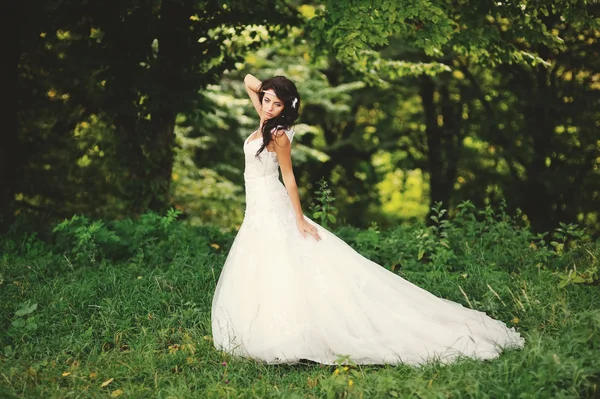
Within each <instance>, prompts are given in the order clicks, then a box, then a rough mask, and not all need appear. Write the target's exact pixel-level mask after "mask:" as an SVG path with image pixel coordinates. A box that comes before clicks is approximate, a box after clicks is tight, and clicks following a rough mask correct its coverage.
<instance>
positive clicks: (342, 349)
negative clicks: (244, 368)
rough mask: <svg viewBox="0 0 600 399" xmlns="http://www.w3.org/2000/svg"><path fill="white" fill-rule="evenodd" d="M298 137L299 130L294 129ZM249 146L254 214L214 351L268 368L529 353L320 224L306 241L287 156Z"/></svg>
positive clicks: (497, 324) (225, 286) (227, 280)
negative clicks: (287, 176) (284, 162)
mask: <svg viewBox="0 0 600 399" xmlns="http://www.w3.org/2000/svg"><path fill="white" fill-rule="evenodd" d="M288 137H289V138H290V141H291V139H292V134H291V133H290V132H288ZM261 141H262V140H260V139H254V140H252V141H250V142H248V139H246V141H245V142H244V154H245V160H246V167H245V172H244V178H245V182H246V214H245V218H244V221H243V223H242V225H241V227H240V230H239V232H238V234H237V236H236V238H235V240H234V242H233V245H232V247H231V250H230V252H229V254H228V256H227V260H226V262H225V265H224V267H223V270H222V271H221V275H220V277H219V281H218V283H217V286H216V289H215V293H214V297H213V302H212V314H211V317H212V334H213V341H214V345H215V347H216V348H217V349H219V350H224V351H226V352H228V353H230V354H232V355H234V356H241V357H246V358H252V359H256V360H260V361H264V362H266V363H270V364H275V363H297V362H298V361H300V360H301V359H307V360H312V361H315V362H319V363H323V364H335V361H336V359H337V358H338V356H348V357H349V358H350V359H351V360H352V361H354V362H356V363H359V364H385V363H388V364H397V363H406V364H411V365H418V364H422V363H426V362H429V361H433V360H439V361H441V362H443V363H447V362H450V361H452V360H455V359H456V358H457V357H458V356H468V357H473V358H477V359H491V358H494V357H497V356H498V355H499V353H500V352H501V351H502V349H503V348H520V347H522V346H523V344H524V340H523V338H522V337H521V336H520V335H519V333H518V332H516V331H515V329H514V328H508V327H507V326H506V325H505V324H504V323H502V322H501V321H497V320H494V319H492V318H490V317H489V316H487V315H486V314H485V313H483V312H479V311H476V310H472V309H468V308H465V307H463V306H462V305H460V304H457V303H455V302H452V301H449V300H445V299H442V298H438V297H436V296H435V295H433V294H431V293H429V292H427V291H425V290H423V289H422V288H419V287H417V286H416V285H414V284H412V283H410V282H408V281H407V280H405V279H403V278H401V277H400V276H398V275H396V274H394V273H392V272H391V271H389V270H387V269H385V268H384V267H382V266H380V265H378V264H376V263H374V262H372V261H370V260H368V259H366V258H365V257H363V256H362V255H360V254H359V253H357V252H356V251H355V250H354V249H352V248H351V247H350V246H349V245H347V244H346V243H345V242H343V241H342V240H340V239H339V238H337V237H336V236H335V235H333V234H332V233H330V232H329V231H327V230H326V229H324V228H323V227H321V226H319V225H318V224H316V223H314V222H313V221H311V220H310V219H308V218H307V220H308V221H309V222H310V223H312V224H314V225H315V226H316V227H317V228H318V231H319V234H320V236H321V238H322V240H321V241H316V240H315V239H314V238H312V237H311V236H308V237H307V238H303V237H302V235H301V234H300V232H299V231H298V229H297V227H296V221H295V217H294V210H293V208H292V204H291V202H290V198H289V197H288V194H287V191H286V189H285V187H284V185H283V184H282V183H281V182H280V180H279V164H278V162H277V156H276V154H275V153H273V152H268V151H267V150H266V149H265V150H264V151H263V152H262V153H261V154H260V157H259V159H257V158H256V157H255V154H256V151H257V150H258V148H259V146H260V143H261Z"/></svg>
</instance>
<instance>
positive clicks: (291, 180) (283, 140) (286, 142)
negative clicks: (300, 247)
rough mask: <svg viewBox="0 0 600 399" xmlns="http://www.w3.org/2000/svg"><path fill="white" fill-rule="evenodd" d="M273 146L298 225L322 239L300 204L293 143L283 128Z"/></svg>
mask: <svg viewBox="0 0 600 399" xmlns="http://www.w3.org/2000/svg"><path fill="white" fill-rule="evenodd" d="M274 136H275V137H274V140H273V141H274V143H273V147H274V148H275V153H276V154H277V160H278V161H279V167H280V168H281V177H282V178H283V184H285V188H286V190H287V192H288V195H289V197H290V200H291V201H292V207H293V208H294V212H295V214H296V225H297V227H298V230H300V233H301V234H302V235H303V236H304V237H306V234H307V233H308V234H310V235H312V236H313V237H314V238H315V239H316V240H320V239H321V237H320V236H319V232H318V231H317V229H316V228H315V227H314V226H313V225H311V224H310V223H308V222H307V221H306V219H305V218H304V214H303V213H302V206H301V205H300V195H299V194H298V185H297V184H296V177H295V176H294V171H293V169H292V154H291V149H292V145H291V143H290V139H289V138H288V136H287V135H286V134H285V132H283V131H282V130H278V131H277V133H275V135H274Z"/></svg>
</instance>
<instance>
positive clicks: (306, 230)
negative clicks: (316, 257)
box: [296, 218, 321, 241]
mask: <svg viewBox="0 0 600 399" xmlns="http://www.w3.org/2000/svg"><path fill="white" fill-rule="evenodd" d="M296 226H298V230H299V231H300V234H302V237H304V238H306V236H307V234H310V235H311V236H313V237H314V239H315V240H317V241H321V236H320V235H319V232H318V231H317V228H316V227H315V226H313V225H312V224H310V223H308V222H307V221H306V219H304V218H302V219H299V220H296Z"/></svg>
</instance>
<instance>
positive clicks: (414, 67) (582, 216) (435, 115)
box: [0, 0, 600, 233]
mask: <svg viewBox="0 0 600 399" xmlns="http://www.w3.org/2000/svg"><path fill="white" fill-rule="evenodd" d="M29 6H30V4H29V2H27V1H23V2H19V3H18V4H15V5H13V6H11V7H12V9H11V10H10V11H11V12H7V13H3V18H6V21H7V22H8V21H18V23H17V26H18V29H17V30H16V31H15V33H17V34H18V38H17V40H12V39H11V40H12V41H11V43H10V44H11V45H10V46H8V47H7V50H6V52H5V54H4V59H3V65H4V67H5V68H6V70H5V72H6V73H3V74H2V79H4V84H3V87H5V88H6V90H7V91H6V93H7V94H8V96H6V98H7V99H8V100H9V101H10V105H9V106H7V107H5V108H4V109H3V113H4V114H5V118H3V122H4V123H3V124H4V129H3V130H4V134H3V135H2V138H1V145H0V181H2V186H1V188H0V220H1V221H2V224H3V226H5V227H6V226H8V225H10V224H11V223H12V222H13V220H14V218H15V217H16V216H17V215H20V216H21V217H25V218H27V220H28V221H29V222H31V224H32V225H33V226H34V228H38V227H40V226H43V225H48V224H52V223H53V222H55V221H57V220H62V219H64V218H69V217H71V216H72V215H73V214H85V215H87V216H90V217H93V218H108V219H120V218H126V217H135V216H137V215H140V214H141V213H143V212H145V211H147V210H153V211H157V212H164V211H165V210H167V209H169V208H171V207H174V208H176V209H179V210H181V211H182V212H183V217H184V218H186V219H187V220H189V221H190V222H191V223H193V224H210V225H216V226H220V227H224V228H234V229H235V227H236V226H239V224H240V222H241V220H242V217H243V209H244V187H243V153H242V142H243V140H244V138H245V137H246V136H248V135H249V134H250V133H251V132H252V131H254V130H255V129H256V128H257V123H258V119H257V118H256V117H255V115H254V112H253V111H252V107H251V104H250V102H249V101H248V99H247V98H246V95H245V92H244V88H243V77H244V75H245V74H246V73H252V74H254V75H255V76H257V77H258V78H259V79H265V78H267V77H270V76H273V75H278V74H283V75H286V76H288V77H289V78H291V79H292V80H293V81H295V82H296V83H297V86H298V88H299V90H300V93H301V95H302V108H301V117H300V119H299V121H298V123H297V125H296V126H295V132H296V135H295V139H294V146H293V159H294V163H295V173H296V175H297V179H298V181H299V186H300V188H301V197H302V201H303V203H304V204H305V208H306V209H307V210H308V209H309V208H310V207H311V206H314V196H315V191H317V190H318V185H317V182H318V181H319V180H321V179H324V180H326V181H327V182H329V184H330V187H331V188H332V190H333V191H332V195H333V196H334V197H335V202H334V205H335V209H332V210H331V212H332V213H334V214H335V217H337V220H338V221H339V222H340V223H342V224H351V225H354V226H357V227H363V228H364V227H367V226H369V225H371V224H372V223H373V222H375V223H377V224H378V225H379V226H382V227H391V226H394V225H397V224H400V223H413V222H422V221H424V220H427V216H428V213H429V212H431V208H432V206H433V205H434V204H436V203H438V202H441V203H442V204H443V206H444V207H445V208H447V209H448V210H449V212H450V213H452V212H455V210H456V206H457V205H458V204H459V203H461V202H462V201H465V200H469V201H471V202H472V203H473V204H474V205H475V206H476V207H483V206H486V205H492V206H497V205H499V204H502V203H505V204H506V209H507V210H508V212H509V213H511V214H512V215H515V216H516V217H517V218H518V219H519V220H521V221H523V223H524V224H526V225H530V226H531V228H532V230H534V231H536V232H544V231H551V230H553V229H554V228H556V227H558V226H559V223H561V222H563V223H577V224H579V225H582V226H586V227H587V228H588V229H589V231H590V232H595V233H598V232H599V231H600V220H599V219H598V212H599V210H600V170H599V165H600V130H599V126H600V68H599V67H600V65H599V64H600V57H599V51H600V46H599V40H600V30H599V29H598V27H599V21H600V19H599V18H598V12H599V9H600V3H598V2H587V1H582V0H577V1H571V0H568V1H567V0H560V1H554V2H552V4H550V3H548V2H545V1H527V2H525V1H522V2H521V1H517V2H513V1H510V2H509V1H506V2H504V1H495V2H491V1H471V0H453V1H449V0H436V1H429V0H412V1H406V2H397V1H387V0H377V1H376V0H373V1H372V0H369V1H348V2H338V1H296V0H288V1H275V0H264V1H260V0H258V1H257V0H254V1H246V0H234V1H206V2H201V1H192V0H179V1H158V0H126V1H119V2H110V4H107V3H106V2H100V1H84V2H82V1H73V0H64V1H55V0H46V1H43V2H36V4H35V7H29Z"/></svg>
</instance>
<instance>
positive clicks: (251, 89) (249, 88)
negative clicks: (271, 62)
mask: <svg viewBox="0 0 600 399" xmlns="http://www.w3.org/2000/svg"><path fill="white" fill-rule="evenodd" d="M244 85H245V86H246V92H247V93H248V96H249V97H250V100H251V101H252V105H254V109H255V110H256V112H257V113H258V116H261V110H262V106H261V104H260V99H259V98H258V92H259V91H260V86H261V85H262V82H261V81H260V80H258V79H256V78H255V77H254V76H252V75H250V74H247V75H246V77H245V78H244Z"/></svg>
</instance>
